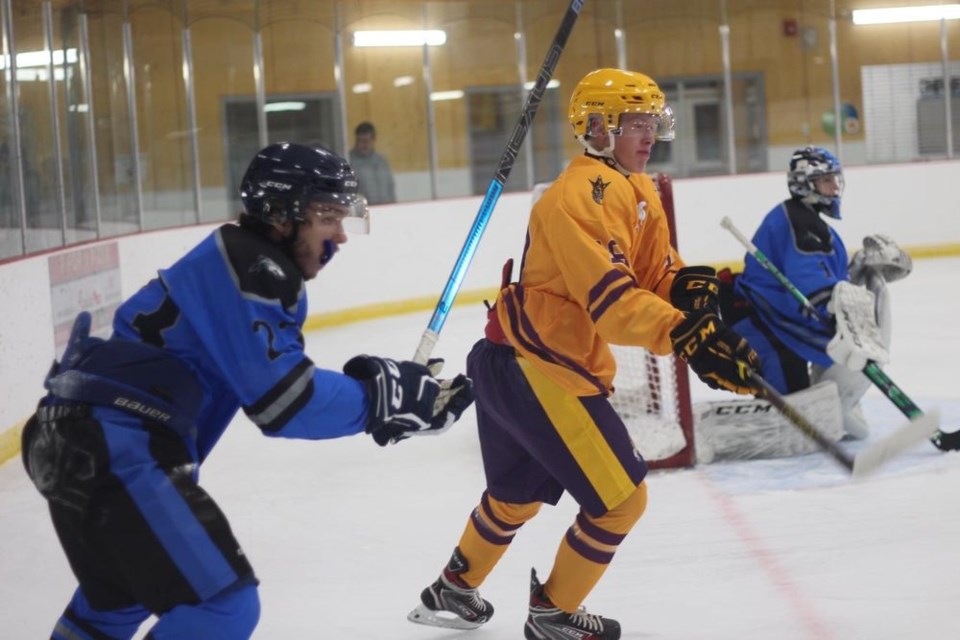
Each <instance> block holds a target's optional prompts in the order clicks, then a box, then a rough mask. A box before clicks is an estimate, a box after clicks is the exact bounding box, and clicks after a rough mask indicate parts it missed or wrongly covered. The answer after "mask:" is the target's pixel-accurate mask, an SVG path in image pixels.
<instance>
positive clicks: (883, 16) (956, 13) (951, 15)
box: [853, 4, 960, 24]
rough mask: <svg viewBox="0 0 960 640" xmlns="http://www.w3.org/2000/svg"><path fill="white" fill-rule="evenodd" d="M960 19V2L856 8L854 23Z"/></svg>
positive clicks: (895, 22)
mask: <svg viewBox="0 0 960 640" xmlns="http://www.w3.org/2000/svg"><path fill="white" fill-rule="evenodd" d="M958 19H960V4H935V5H926V6H923V7H888V8H885V9H854V10H853V24H898V23H901V22H932V21H935V20H958Z"/></svg>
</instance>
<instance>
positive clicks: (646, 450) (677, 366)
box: [610, 174, 695, 469]
mask: <svg viewBox="0 0 960 640" xmlns="http://www.w3.org/2000/svg"><path fill="white" fill-rule="evenodd" d="M656 184H657V188H658V189H659V190H660V199H661V200H662V202H663V208H664V210H665V211H666V214H667V221H668V224H669V225H670V241H671V243H672V244H673V246H674V247H676V246H677V229H676V223H675V220H674V208H673V185H672V183H671V181H670V176H668V175H666V174H659V175H657V176H656ZM611 349H612V350H613V355H614V357H615V358H616V360H617V376H616V378H615V379H614V383H613V385H614V389H615V391H614V394H613V395H612V396H611V398H610V401H611V404H613V407H614V409H616V411H617V413H618V414H619V415H620V417H621V418H622V419H623V421H624V423H625V424H626V425H627V430H628V431H629V432H630V437H631V438H632V439H633V442H634V444H635V445H636V447H637V449H638V450H639V451H640V453H641V454H643V457H644V459H645V460H646V461H647V464H648V466H649V467H650V468H652V469H659V468H676V467H690V466H693V464H694V460H695V455H694V452H695V449H694V436H693V413H692V410H691V404H690V386H689V379H688V375H687V366H686V364H685V363H683V362H682V361H680V360H679V359H677V358H676V357H675V356H673V355H670V356H657V355H654V354H653V353H651V352H649V351H647V350H646V349H643V348H640V347H624V346H619V345H612V346H611Z"/></svg>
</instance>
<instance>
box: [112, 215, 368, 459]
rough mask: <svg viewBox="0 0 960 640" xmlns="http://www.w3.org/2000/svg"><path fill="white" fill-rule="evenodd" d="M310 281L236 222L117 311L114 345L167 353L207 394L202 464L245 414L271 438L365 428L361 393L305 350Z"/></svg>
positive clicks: (201, 422)
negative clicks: (120, 341)
mask: <svg viewBox="0 0 960 640" xmlns="http://www.w3.org/2000/svg"><path fill="white" fill-rule="evenodd" d="M306 315H307V298H306V290H305V288H304V281H303V277H302V275H301V274H300V271H299V270H298V269H297V267H296V266H295V265H294V263H293V262H292V261H291V260H290V258H288V257H287V255H286V254H285V253H284V252H283V251H282V250H281V248H280V247H279V246H277V245H275V244H273V243H271V242H269V241H267V240H266V239H264V238H263V237H261V236H260V235H258V234H257V233H255V232H253V231H250V230H247V229H243V228H241V227H239V226H236V225H233V224H228V225H224V226H222V227H220V228H219V229H217V230H216V231H214V232H213V233H212V234H211V235H210V236H208V237H207V238H206V239H205V240H203V241H202V242H201V243H200V244H199V245H197V246H196V247H195V248H194V249H192V250H191V251H190V252H189V253H187V254H186V255H185V256H184V257H183V258H181V259H180V260H179V261H177V262H176V263H175V264H174V265H173V266H172V267H170V268H169V269H163V270H161V271H160V273H159V277H158V278H156V279H154V280H152V281H150V282H149V283H148V284H147V285H146V286H145V287H143V288H142V289H141V290H140V291H138V292H137V293H135V294H134V295H133V296H131V297H130V298H129V299H128V300H127V301H125V302H124V303H123V304H122V305H121V306H120V307H119V308H118V309H117V313H116V316H115V318H114V323H113V329H114V337H115V338H126V339H134V340H140V341H143V342H146V343H149V344H153V345H155V346H159V347H162V348H163V349H165V350H166V351H168V352H170V353H173V354H174V355H176V357H177V358H179V359H180V360H182V361H183V362H184V363H185V364H186V365H187V366H188V367H189V368H190V369H191V370H192V371H193V373H194V374H195V377H196V378H197V380H198V381H199V382H200V385H201V387H202V390H203V400H202V403H201V408H200V412H199V416H198V418H197V422H196V427H197V432H196V433H197V436H196V437H197V443H196V444H197V451H198V453H199V456H200V459H201V460H203V459H204V458H205V457H206V456H207V454H208V453H209V452H210V450H211V449H212V448H213V446H214V445H215V444H216V443H217V440H218V439H219V438H220V436H221V435H222V434H223V431H224V430H225V429H226V427H227V425H228V424H229V423H230V421H231V420H232V419H233V418H234V416H235V414H236V413H237V411H238V409H240V408H242V409H243V410H244V412H245V413H246V414H247V416H248V417H249V418H250V420H252V421H253V422H254V423H255V424H256V425H257V426H258V427H259V428H260V429H261V430H262V431H263V432H264V433H265V434H267V435H270V436H281V437H288V438H308V439H321V438H336V437H339V436H344V435H350V434H353V433H358V432H360V431H362V430H363V428H364V425H365V423H366V419H367V400H366V394H365V391H364V389H363V386H362V385H361V384H360V383H359V382H358V381H356V380H354V379H353V378H350V377H348V376H345V375H343V374H341V373H339V372H334V371H328V370H323V369H317V368H316V367H315V366H314V364H313V362H312V361H311V360H310V358H308V357H307V355H306V354H305V353H304V349H303V347H304V341H303V334H302V333H301V329H302V327H303V323H304V320H305V319H306Z"/></svg>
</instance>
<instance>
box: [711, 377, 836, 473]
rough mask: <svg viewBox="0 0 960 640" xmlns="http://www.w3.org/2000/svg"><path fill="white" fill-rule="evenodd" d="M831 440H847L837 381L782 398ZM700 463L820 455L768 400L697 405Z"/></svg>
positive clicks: (811, 443)
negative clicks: (844, 433) (844, 438)
mask: <svg viewBox="0 0 960 640" xmlns="http://www.w3.org/2000/svg"><path fill="white" fill-rule="evenodd" d="M784 399H785V400H786V401H787V402H789V403H790V405H791V406H793V407H794V408H796V409H797V411H799V412H800V413H801V414H803V415H804V416H805V417H806V418H807V419H808V420H810V421H811V422H813V423H814V424H816V425H817V427H818V428H819V429H820V430H821V432H822V433H823V434H824V435H825V436H827V437H828V438H830V439H831V440H833V441H838V440H840V438H842V437H843V432H844V429H843V420H842V415H841V409H840V395H839V393H838V391H837V385H836V383H835V382H833V381H825V382H823V383H821V384H818V385H815V386H812V387H810V388H809V389H804V390H802V391H797V392H795V393H791V394H788V395H785V396H784ZM693 416H694V423H693V424H694V430H695V440H696V443H697V462H699V463H701V464H706V463H709V462H712V461H714V460H753V459H762V458H786V457H791V456H798V455H803V454H807V453H814V452H817V451H820V449H819V447H818V446H817V445H816V444H815V443H814V442H813V441H812V440H810V439H809V438H808V437H807V436H805V435H804V434H803V433H801V432H800V431H799V430H798V429H797V428H796V427H795V426H793V425H792V424H791V423H790V422H789V421H788V420H787V418H786V417H784V416H783V414H781V413H780V412H779V411H777V410H776V408H774V407H773V405H771V404H770V403H769V402H767V401H766V400H760V399H752V400H727V401H719V402H718V401H713V402H698V403H695V404H694V405H693Z"/></svg>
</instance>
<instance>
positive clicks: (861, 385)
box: [810, 364, 870, 440]
mask: <svg viewBox="0 0 960 640" xmlns="http://www.w3.org/2000/svg"><path fill="white" fill-rule="evenodd" d="M810 373H811V375H810V378H811V379H812V380H814V381H815V382H825V381H831V382H834V383H835V384H836V385H837V391H838V392H839V394H840V409H841V411H842V414H843V429H844V431H846V432H847V434H848V435H849V436H850V437H852V438H855V439H857V440H862V439H863V438H866V437H867V435H869V426H868V425H867V421H866V419H865V418H864V417H863V411H862V410H861V408H860V399H861V398H863V394H865V393H866V392H867V389H869V388H870V380H869V379H868V378H867V376H865V375H863V373H861V372H859V371H851V370H850V369H847V368H846V367H844V366H842V365H839V364H834V365H833V366H831V367H828V368H823V367H821V366H818V365H813V366H812V367H811V372H810Z"/></svg>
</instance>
